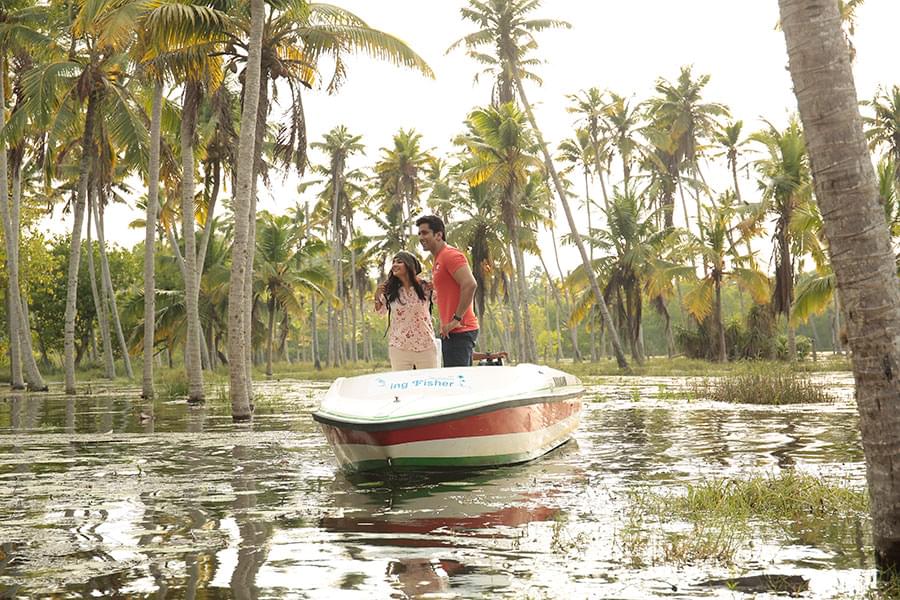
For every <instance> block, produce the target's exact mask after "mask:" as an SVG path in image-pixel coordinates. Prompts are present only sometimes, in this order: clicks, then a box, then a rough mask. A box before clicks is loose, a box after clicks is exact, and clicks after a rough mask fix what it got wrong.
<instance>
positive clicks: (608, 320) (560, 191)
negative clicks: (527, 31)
mask: <svg viewBox="0 0 900 600" xmlns="http://www.w3.org/2000/svg"><path fill="white" fill-rule="evenodd" d="M512 72H513V75H514V76H515V79H516V87H517V88H518V90H519V97H520V98H521V99H522V105H523V106H524V107H525V113H526V114H527V115H528V120H529V121H530V122H531V126H532V127H533V128H534V133H535V135H536V136H537V138H538V143H539V144H540V146H541V152H543V154H544V163H545V164H546V165H547V171H548V172H549V173H550V177H551V179H553V187H555V188H556V194H557V195H558V196H559V200H560V202H561V203H562V205H563V210H565V212H566V220H568V222H569V230H570V231H571V232H572V239H573V240H574V241H575V245H576V246H577V247H578V252H579V253H580V254H581V262H582V264H583V265H584V270H585V271H586V272H587V276H588V280H589V281H590V284H591V291H593V292H594V299H595V300H596V302H597V305H598V306H599V307H600V315H601V317H602V318H603V323H604V324H605V325H606V328H607V330H608V331H609V334H610V338H611V340H612V345H613V352H614V353H615V355H616V362H617V363H618V365H619V368H620V369H627V368H628V361H627V360H626V359H625V353H624V352H623V351H622V342H621V341H620V340H619V332H618V331H617V330H616V328H615V326H614V325H613V323H612V317H610V315H609V309H607V308H606V303H605V302H604V301H603V293H602V292H601V291H600V284H599V283H597V276H596V275H595V274H594V270H593V268H592V265H591V261H590V259H589V258H588V254H587V251H586V250H585V249H584V241H583V240H582V239H581V235H580V234H579V233H578V228H577V227H576V226H575V218H574V217H573V216H572V209H571V207H570V206H569V200H568V196H567V195H566V191H565V189H564V188H563V185H562V180H560V178H559V173H557V172H556V167H554V166H553V159H552V158H550V152H549V151H548V150H547V144H546V142H544V136H543V135H542V134H541V130H540V129H538V125H537V120H536V119H535V118H534V112H533V111H532V110H531V105H530V104H529V103H528V98H527V97H526V96H525V87H524V86H523V85H522V78H521V76H520V75H519V70H518V69H517V68H513V69H512Z"/></svg>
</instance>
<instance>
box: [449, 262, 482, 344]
mask: <svg viewBox="0 0 900 600" xmlns="http://www.w3.org/2000/svg"><path fill="white" fill-rule="evenodd" d="M451 275H452V276H453V279H454V280H455V281H456V283H458V284H459V304H458V305H457V306H456V310H455V311H454V314H456V315H459V316H460V317H461V316H463V315H464V314H465V312H466V310H468V308H469V306H471V304H472V300H473V299H474V298H475V290H476V289H477V288H478V283H477V282H476V281H475V276H474V275H472V270H471V269H470V268H469V265H468V263H466V264H464V265H462V266H461V267H459V268H458V269H457V270H455V271H454V272H453V273H451ZM457 327H459V322H458V321H454V320H451V321H450V322H449V323H441V337H447V334H448V333H450V332H451V331H453V330H454V329H456V328H457Z"/></svg>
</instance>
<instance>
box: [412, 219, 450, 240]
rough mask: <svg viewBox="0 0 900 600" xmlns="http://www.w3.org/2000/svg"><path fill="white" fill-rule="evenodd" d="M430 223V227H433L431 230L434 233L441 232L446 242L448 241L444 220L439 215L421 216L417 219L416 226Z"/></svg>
mask: <svg viewBox="0 0 900 600" xmlns="http://www.w3.org/2000/svg"><path fill="white" fill-rule="evenodd" d="M423 223H424V224H426V225H428V228H429V229H431V232H432V233H434V234H438V233H440V234H441V239H443V240H444V241H445V242H446V241H447V231H446V230H445V229H444V222H443V221H442V220H441V218H440V217H438V216H437V215H426V216H424V217H419V218H418V219H416V227H418V226H419V225H422V224H423Z"/></svg>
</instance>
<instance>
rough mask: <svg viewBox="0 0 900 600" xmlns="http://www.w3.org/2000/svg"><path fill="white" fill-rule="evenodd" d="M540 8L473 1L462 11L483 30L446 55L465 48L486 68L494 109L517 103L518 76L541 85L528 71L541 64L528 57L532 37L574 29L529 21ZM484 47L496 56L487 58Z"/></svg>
mask: <svg viewBox="0 0 900 600" xmlns="http://www.w3.org/2000/svg"><path fill="white" fill-rule="evenodd" d="M538 6H540V0H487V1H479V0H470V1H469V6H468V7H465V8H462V9H460V13H461V14H462V16H463V19H465V20H467V21H471V22H473V23H475V25H476V26H478V27H480V28H481V29H480V30H478V31H475V32H473V33H470V34H469V35H467V36H465V37H463V38H461V39H459V40H457V41H456V42H454V43H453V44H452V45H451V46H450V47H449V48H448V49H447V52H451V51H452V50H454V49H455V48H458V47H459V46H465V47H466V54H468V56H469V57H470V58H472V59H474V60H475V61H477V62H479V63H481V64H482V65H485V68H484V72H485V73H486V74H488V75H490V76H492V77H493V78H494V80H495V83H494V87H493V91H492V94H491V96H492V97H491V101H492V102H491V103H492V104H494V105H495V106H499V105H501V104H505V103H507V102H513V101H514V100H515V88H516V81H515V80H516V76H519V77H522V78H526V79H530V80H532V81H535V82H537V83H538V84H539V85H540V84H541V83H542V81H541V79H540V77H538V76H537V75H536V74H535V73H533V72H532V71H530V70H529V69H530V68H532V67H534V66H535V65H537V64H539V62H540V61H538V60H537V59H534V58H530V57H529V56H528V53H529V52H530V51H531V50H534V49H536V48H537V44H536V43H535V42H534V38H533V35H534V34H535V33H538V32H540V31H543V30H545V29H550V28H558V27H563V28H566V29H569V28H571V27H572V26H571V25H570V24H569V23H567V22H565V21H560V20H555V19H529V18H528V13H530V12H531V11H533V10H535V9H536V8H538ZM523 40H529V41H528V42H525V43H523ZM485 47H492V48H491V50H492V52H493V53H492V54H487V53H486V52H485V51H484V48H485ZM477 79H478V77H477V76H476V80H477Z"/></svg>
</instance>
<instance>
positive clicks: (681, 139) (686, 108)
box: [646, 67, 729, 234]
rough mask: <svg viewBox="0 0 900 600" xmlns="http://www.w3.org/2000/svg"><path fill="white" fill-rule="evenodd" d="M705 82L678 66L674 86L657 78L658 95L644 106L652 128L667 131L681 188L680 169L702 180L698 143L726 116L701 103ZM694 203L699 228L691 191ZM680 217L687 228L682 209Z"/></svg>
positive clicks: (704, 77)
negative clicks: (672, 145) (671, 142)
mask: <svg viewBox="0 0 900 600" xmlns="http://www.w3.org/2000/svg"><path fill="white" fill-rule="evenodd" d="M708 83H709V75H700V76H698V77H697V78H696V79H694V78H693V74H692V73H691V67H682V68H681V72H680V73H679V75H678V80H677V82H676V83H674V84H673V83H671V82H669V81H667V80H665V79H659V80H658V81H657V82H656V92H657V94H658V95H657V96H655V97H652V98H650V100H648V101H647V103H646V106H647V109H648V113H649V117H650V120H651V121H652V123H653V125H654V127H655V128H656V129H657V130H661V131H666V132H668V135H669V136H670V138H671V139H672V141H673V142H674V144H675V152H674V156H673V158H674V162H675V164H676V165H678V166H679V172H678V176H679V185H681V175H682V174H681V170H687V171H689V172H692V173H695V174H697V175H698V176H699V177H700V178H701V180H702V178H703V174H702V173H701V171H700V165H699V154H700V151H699V149H700V144H701V142H702V140H704V139H710V138H712V137H713V136H714V135H715V132H716V131H717V130H718V129H719V128H720V124H719V122H718V119H719V118H721V117H728V116H729V111H728V108H727V107H726V106H725V105H723V104H719V103H715V102H704V101H703V99H702V93H703V88H705V87H706V85H707V84H708ZM695 200H696V203H697V224H698V226H699V228H700V229H702V228H703V223H702V221H701V212H702V211H701V209H700V196H699V193H696V192H695ZM684 218H685V226H686V227H689V223H690V221H689V219H688V214H687V209H686V207H685V215H684ZM701 234H702V232H701Z"/></svg>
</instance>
